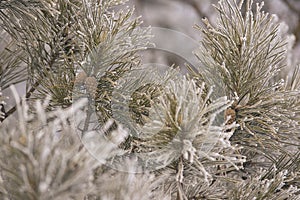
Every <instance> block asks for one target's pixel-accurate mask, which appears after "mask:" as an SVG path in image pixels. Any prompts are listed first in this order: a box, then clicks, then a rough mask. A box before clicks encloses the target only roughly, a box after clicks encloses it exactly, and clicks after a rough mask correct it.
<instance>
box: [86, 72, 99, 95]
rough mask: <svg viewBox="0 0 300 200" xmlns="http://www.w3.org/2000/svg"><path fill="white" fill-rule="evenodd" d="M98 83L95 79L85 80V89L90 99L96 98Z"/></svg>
mask: <svg viewBox="0 0 300 200" xmlns="http://www.w3.org/2000/svg"><path fill="white" fill-rule="evenodd" d="M97 85H98V82H97V80H96V78H95V77H87V78H86V79H85V87H86V90H87V92H88V93H89V95H90V96H91V97H92V98H95V97H96V93H97Z"/></svg>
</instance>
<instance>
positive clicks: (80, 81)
mask: <svg viewBox="0 0 300 200" xmlns="http://www.w3.org/2000/svg"><path fill="white" fill-rule="evenodd" d="M86 78H87V75H86V73H85V72H84V71H82V72H79V74H77V76H76V78H75V82H74V83H75V85H79V84H83V83H84V82H85V79H86Z"/></svg>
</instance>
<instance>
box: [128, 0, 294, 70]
mask: <svg viewBox="0 0 300 200" xmlns="http://www.w3.org/2000/svg"><path fill="white" fill-rule="evenodd" d="M245 1H246V0H245ZM253 2H254V4H255V3H260V2H262V1H261V0H254V1H253ZM217 3H218V0H131V1H130V4H131V5H133V6H134V7H135V9H136V15H137V16H141V18H142V20H143V22H144V23H143V25H144V26H149V25H150V26H152V27H163V28H168V29H171V30H175V31H178V32H181V33H184V34H186V35H187V36H189V37H191V38H193V39H194V40H195V41H197V42H198V43H199V42H200V40H201V37H200V31H199V30H197V29H195V28H194V25H195V24H198V25H201V24H202V21H201V19H202V18H204V17H206V18H208V19H209V20H210V21H211V22H212V23H213V22H214V21H215V19H216V17H217V12H216V10H215V9H214V7H213V6H212V5H213V4H217ZM263 10H264V11H266V12H268V13H270V14H276V15H277V16H278V21H279V22H281V23H282V26H281V29H282V31H283V32H287V33H288V34H291V35H290V37H289V38H290V39H289V46H290V54H289V58H288V65H289V66H292V67H294V66H295V65H296V63H299V57H300V0H265V1H264V7H263ZM170 39H172V38H170ZM162 42H165V41H162ZM169 42H173V43H174V45H176V43H178V41H169ZM180 45H183V48H185V47H184V45H185V44H184V43H183V44H180ZM151 55H152V56H151ZM151 55H149V51H148V52H147V56H144V58H143V59H145V60H147V61H149V60H150V61H149V62H153V63H155V62H156V63H164V64H167V65H169V66H170V65H172V64H175V65H179V66H182V64H183V62H184V61H182V59H181V58H178V56H174V55H170V53H169V52H157V50H156V51H154V50H153V51H152V52H151ZM149 56H150V57H149Z"/></svg>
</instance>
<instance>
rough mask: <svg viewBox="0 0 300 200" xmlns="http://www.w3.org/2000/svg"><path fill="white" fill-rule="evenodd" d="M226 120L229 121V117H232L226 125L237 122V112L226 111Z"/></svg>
mask: <svg viewBox="0 0 300 200" xmlns="http://www.w3.org/2000/svg"><path fill="white" fill-rule="evenodd" d="M224 115H225V120H227V118H228V117H230V119H229V120H228V121H227V123H226V124H228V125H229V124H233V122H235V120H236V111H235V110H234V109H233V108H228V109H227V110H225V113H224Z"/></svg>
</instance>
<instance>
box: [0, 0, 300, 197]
mask: <svg viewBox="0 0 300 200" xmlns="http://www.w3.org/2000/svg"><path fill="white" fill-rule="evenodd" d="M125 5H126V2H124V1H122V0H69V1H65V0H34V1H33V0H18V1H16V0H3V1H0V38H1V41H0V45H1V46H0V56H1V57H0V109H1V110H0V121H1V122H0V199H5V200H21V199H22V200H23V199H25V200H37V199H43V200H44V199H46V200H47V199H49V200H50V199H58V200H59V199H82V200H93V199H111V200H112V199H128V200H129V199H130V200H131V199H137V200H140V199H144V200H147V199H166V200H167V199H184V200H189V199H195V200H196V199H236V200H237V199H245V200H246V199H247V200H248V199H266V200H267V199H268V200H269V199H282V200H283V199H295V200H296V199H299V198H300V189H299V188H300V184H299V183H300V148H299V145H300V67H299V66H287V64H288V63H289V62H287V59H288V52H287V49H288V46H287V43H288V37H287V35H286V34H285V33H282V32H281V30H280V27H281V26H280V24H279V23H278V22H277V21H276V20H275V17H274V16H273V15H270V14H268V13H265V12H264V11H263V4H262V3H260V4H259V3H257V4H255V5H254V4H253V2H252V0H247V1H246V2H244V1H236V0H220V1H219V3H218V4H217V5H214V7H215V9H216V12H217V13H218V20H217V22H216V23H215V24H214V23H210V22H209V20H208V19H203V24H202V25H199V26H197V28H198V29H199V30H200V33H201V36H202V40H201V43H200V44H199V46H200V49H199V51H197V53H196V55H195V56H196V57H197V58H198V59H199V63H198V65H197V66H193V67H189V69H190V71H189V73H188V74H187V75H184V74H182V73H181V72H180V71H179V70H177V68H175V69H174V68H173V67H172V66H170V68H169V69H167V70H161V69H159V68H157V67H156V66H152V67H145V66H143V65H142V64H141V62H140V59H141V57H139V54H138V53H139V50H143V49H146V48H147V47H148V46H149V45H148V44H149V39H150V38H151V33H150V31H151V29H150V28H145V27H141V21H140V19H139V18H134V17H133V9H129V8H128V7H125ZM190 53H192V52H190ZM286 68H288V69H293V70H294V71H293V73H292V74H291V76H288V74H284V72H286V71H287V70H284V69H286ZM286 77H287V78H286ZM17 83H23V84H25V85H26V91H25V92H26V94H25V96H24V97H19V95H18V94H17V91H16V89H15V87H14V86H13V85H16V84H17ZM4 90H11V91H12V93H13V95H14V98H15V102H16V105H15V106H13V107H12V108H9V109H8V107H7V106H6V102H7V101H8V99H7V98H6V97H5V96H4V94H3V93H1V91H4ZM10 101H11V100H10Z"/></svg>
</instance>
